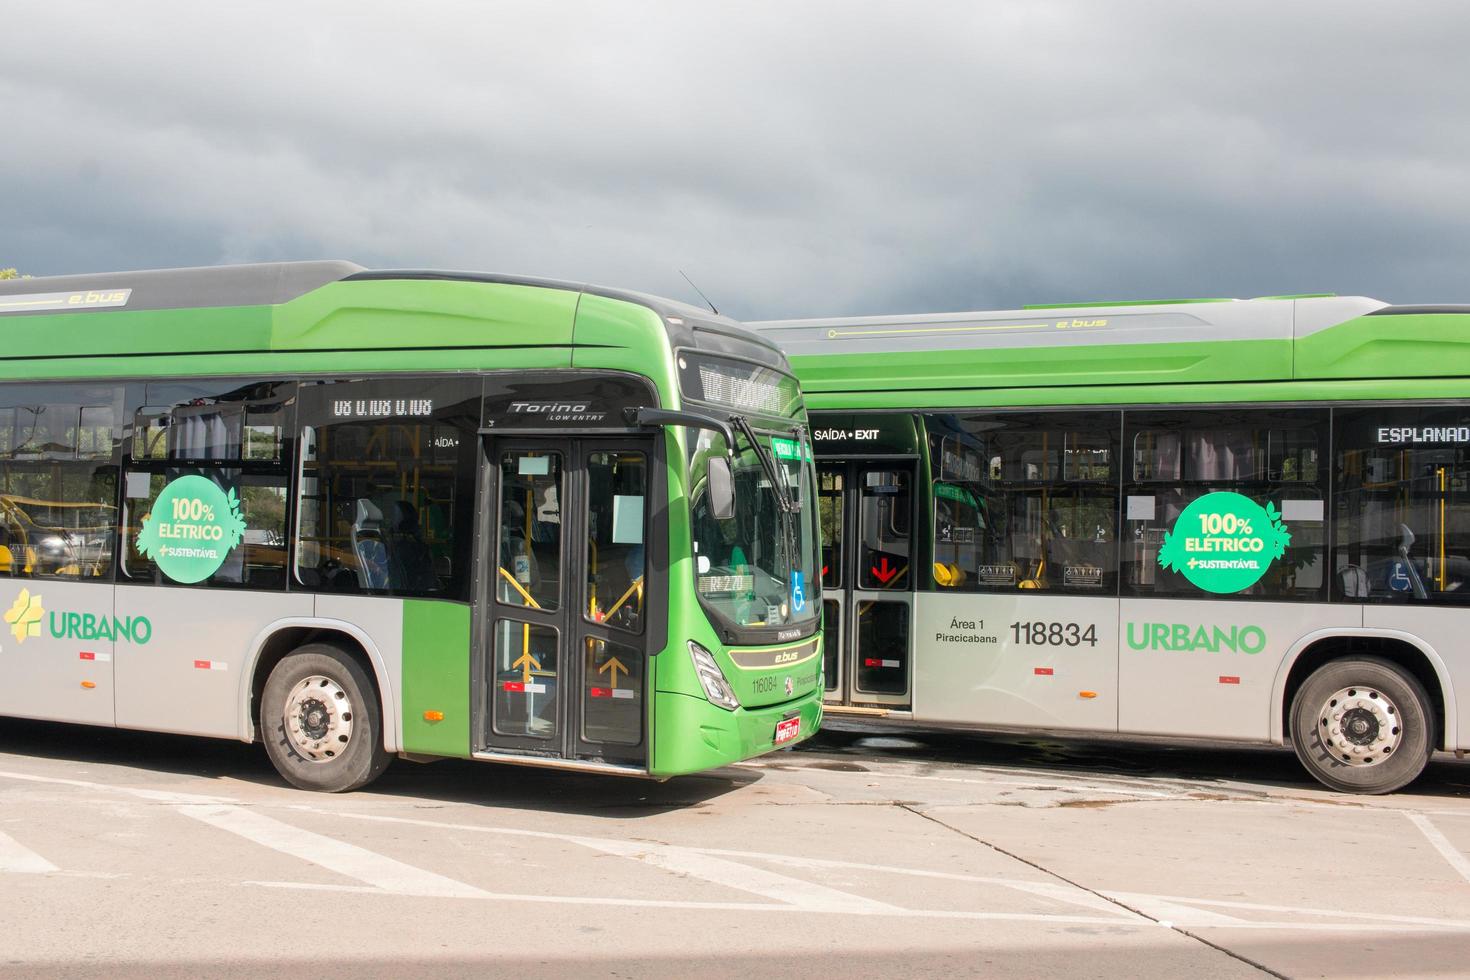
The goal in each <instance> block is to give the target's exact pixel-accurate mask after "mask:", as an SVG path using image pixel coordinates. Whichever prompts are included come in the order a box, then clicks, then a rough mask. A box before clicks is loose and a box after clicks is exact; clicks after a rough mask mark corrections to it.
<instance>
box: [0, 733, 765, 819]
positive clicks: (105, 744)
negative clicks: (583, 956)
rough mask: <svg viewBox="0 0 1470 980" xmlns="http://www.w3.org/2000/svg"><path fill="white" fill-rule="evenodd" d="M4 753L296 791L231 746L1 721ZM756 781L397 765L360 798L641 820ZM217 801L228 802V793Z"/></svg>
mask: <svg viewBox="0 0 1470 980" xmlns="http://www.w3.org/2000/svg"><path fill="white" fill-rule="evenodd" d="M0 753H10V754H14V755H19V756H31V757H34V758H43V759H56V760H61V761H69V762H76V763H81V764H84V765H103V766H126V767H128V768H129V769H133V770H138V771H142V772H151V773H155V774H163V775H174V776H189V777H195V778H202V779H217V780H237V781H240V782H245V783H253V784H256V785H261V786H275V787H280V788H281V789H283V790H287V791H290V790H289V787H288V786H287V784H286V783H285V781H284V780H282V779H281V777H280V776H279V775H277V773H276V771H275V768H274V767H272V766H271V764H270V761H269V760H268V759H267V758H266V754H265V750H264V749H262V748H261V747H260V746H258V745H246V744H244V743H243V742H236V741H231V740H229V739H213V738H196V737H191V736H186V735H159V734H155V733H152V732H135V731H127V730H124V729H116V728H97V727H93V726H88V725H64V724H59V723H55V722H42V721H28V720H21V719H14V718H0ZM78 778H86V777H82V776H79V777H78ZM760 778H761V776H760V773H759V772H753V771H750V770H745V769H721V770H717V771H715V772H713V773H707V774H703V775H699V776H684V777H680V778H678V779H671V780H667V781H665V782H658V781H656V780H652V779H634V778H629V777H626V776H608V775H601V774H589V773H569V772H558V771H556V770H551V769H534V768H529V767H524V766H508V765H499V764H494V763H485V762H467V761H463V760H458V759H445V760H441V761H439V762H433V763H427V764H421V763H413V762H405V761H403V760H401V759H400V760H395V762H394V763H393V765H391V766H390V767H389V768H388V771H387V772H386V773H384V774H383V775H382V777H381V778H379V779H378V781H377V782H375V783H373V784H372V785H371V786H369V787H367V788H366V789H363V790H361V791H359V792H360V793H362V794H370V795H373V796H387V797H411V798H414V799H432V800H439V801H443V802H445V803H462V804H470V805H475V806H485V807H513V808H515V809H517V810H546V811H553V812H557V813H569V814H583V815H590V816H606V817H611V818H636V817H642V816H648V815H650V814H657V813H664V812H667V811H670V810H679V809H686V808H694V807H700V806H704V805H706V804H708V803H709V802H710V801H711V800H714V799H716V798H718V797H720V796H723V795H725V794H726V793H730V792H733V791H735V790H737V789H739V788H741V787H742V786H746V785H749V784H750V783H753V782H756V781H758V780H759V779H760ZM188 791H191V792H203V793H208V792H209V789H207V788H206V789H200V788H198V787H190V789H189V790H188ZM219 792H220V794H221V795H228V790H227V789H220V790H219ZM292 792H294V791H292Z"/></svg>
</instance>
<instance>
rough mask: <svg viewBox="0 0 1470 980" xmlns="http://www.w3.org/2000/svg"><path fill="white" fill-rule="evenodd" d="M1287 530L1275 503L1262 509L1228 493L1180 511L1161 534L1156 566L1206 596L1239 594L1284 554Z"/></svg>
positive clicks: (1210, 496)
mask: <svg viewBox="0 0 1470 980" xmlns="http://www.w3.org/2000/svg"><path fill="white" fill-rule="evenodd" d="M1289 544H1291V532H1290V531H1289V530H1287V527H1286V522H1285V521H1283V520H1282V518H1281V512H1280V511H1279V510H1277V508H1276V505H1275V504H1274V503H1267V504H1266V506H1265V507H1262V506H1261V505H1260V504H1258V503H1256V502H1255V501H1254V500H1251V499H1250V498H1249V497H1246V496H1244V495H1243V494H1239V493H1235V492H1233V491H1228V490H1220V491H1216V492H1214V493H1207V494H1205V495H1204V496H1202V497H1199V498H1197V499H1196V500H1194V501H1193V502H1192V503H1190V505H1189V506H1188V507H1186V508H1184V511H1183V513H1181V514H1180V515H1179V517H1178V519H1177V520H1176V521H1175V522H1174V527H1173V528H1172V529H1171V530H1169V531H1165V532H1164V540H1163V543H1162V545H1161V546H1160V548H1159V555H1158V562H1159V565H1160V566H1162V567H1163V568H1166V569H1169V570H1171V571H1175V572H1178V573H1179V574H1181V575H1183V576H1184V577H1185V578H1187V579H1188V580H1189V581H1190V582H1191V583H1193V584H1194V585H1197V586H1198V587H1200V588H1201V589H1204V590H1206V591H1208V592H1216V593H1229V592H1239V591H1241V590H1242V589H1246V588H1249V587H1250V586H1252V585H1254V584H1256V582H1258V581H1260V579H1261V577H1262V576H1263V575H1265V574H1266V571H1267V570H1268V569H1269V568H1270V567H1271V564H1272V563H1273V562H1275V561H1277V560H1278V559H1280V558H1283V557H1284V556H1285V555H1286V548H1287V546H1288V545H1289Z"/></svg>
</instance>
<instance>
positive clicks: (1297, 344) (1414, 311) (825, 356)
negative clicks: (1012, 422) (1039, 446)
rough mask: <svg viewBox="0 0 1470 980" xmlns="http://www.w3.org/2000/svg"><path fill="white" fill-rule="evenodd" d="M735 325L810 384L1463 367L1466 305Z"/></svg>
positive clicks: (1143, 310)
mask: <svg viewBox="0 0 1470 980" xmlns="http://www.w3.org/2000/svg"><path fill="white" fill-rule="evenodd" d="M747 325H748V326H750V327H751V328H753V329H755V330H757V331H759V332H761V333H763V334H764V335H765V336H767V337H769V338H770V339H772V340H774V341H775V342H776V343H777V344H778V345H779V346H780V347H781V348H782V349H783V350H784V351H785V352H786V355H787V357H789V358H790V359H791V363H792V366H793V367H794V368H795V369H796V373H797V376H798V377H799V378H801V381H802V385H803V387H804V388H805V389H806V390H807V392H808V394H809V395H816V394H820V393H823V392H826V393H836V392H879V391H916V390H930V391H937V390H949V389H974V388H1016V387H1028V388H1039V387H1052V386H1059V385H1088V386H1112V385H1138V384H1181V383H1183V384H1195V383H1218V382H1241V381H1292V380H1300V379H1346V378H1391V377H1425V376H1436V377H1465V376H1470V306H1391V305H1389V304H1387V303H1384V302H1382V301H1380V300H1375V299H1369V298H1367V297H1363V296H1316V295H1313V296H1300V297H1267V298H1262V299H1250V300H1223V301H1210V302H1196V301H1163V302H1141V303H1128V304H1111V305H1096V306H1066V307H1047V308H1032V307H1028V308H1025V309H1020V310H998V311H989V312H973V313H928V314H917V315H899V316H866V317H826V318H821V319H810V320H775V321H766V322H759V323H750V324H747ZM817 403H818V404H822V403H823V400H820V399H819V400H817ZM826 403H828V404H830V400H827V401H826Z"/></svg>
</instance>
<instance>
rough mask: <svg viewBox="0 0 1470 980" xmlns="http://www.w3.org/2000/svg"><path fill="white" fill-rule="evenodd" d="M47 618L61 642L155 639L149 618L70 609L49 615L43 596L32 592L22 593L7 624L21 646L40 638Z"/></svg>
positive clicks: (16, 600) (27, 590)
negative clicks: (42, 626) (42, 602)
mask: <svg viewBox="0 0 1470 980" xmlns="http://www.w3.org/2000/svg"><path fill="white" fill-rule="evenodd" d="M43 619H44V620H45V621H46V629H47V632H49V633H50V634H51V635H52V636H53V637H55V638H56V639H58V640H66V639H72V640H112V641H118V640H126V641H127V642H129V643H138V644H143V643H147V642H148V641H149V640H151V639H153V624H152V623H151V622H150V621H149V620H148V617H147V616H126V617H122V618H119V617H117V616H105V615H98V614H96V613H81V612H70V611H66V610H60V611H58V610H52V611H51V612H50V613H49V614H48V613H47V612H46V610H45V608H44V607H43V606H42V605H41V597H40V596H39V595H31V591H30V590H29V589H21V590H20V595H18V596H16V598H15V603H14V605H12V606H11V607H10V610H9V612H7V613H6V614H5V621H6V622H7V623H9V624H10V632H11V633H12V634H13V635H14V636H15V640H16V642H17V643H24V642H25V641H26V639H27V638H28V637H32V636H40V635H41V622H42V620H43Z"/></svg>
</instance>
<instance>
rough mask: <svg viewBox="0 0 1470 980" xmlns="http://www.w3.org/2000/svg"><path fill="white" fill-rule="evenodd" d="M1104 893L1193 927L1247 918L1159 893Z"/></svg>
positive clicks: (1243, 921) (1178, 923) (1148, 914)
mask: <svg viewBox="0 0 1470 980" xmlns="http://www.w3.org/2000/svg"><path fill="white" fill-rule="evenodd" d="M1103 894H1104V895H1106V896H1108V897H1109V898H1114V899H1117V900H1118V901H1120V902H1123V903H1124V904H1126V905H1130V906H1132V907H1133V908H1136V909H1138V910H1139V911H1140V912H1142V913H1143V914H1144V915H1147V916H1151V917H1153V918H1155V919H1159V920H1161V921H1165V922H1169V923H1171V924H1172V925H1176V926H1188V927H1191V928H1192V927H1195V926H1234V925H1240V924H1242V923H1245V922H1246V920H1245V919H1240V918H1237V917H1235V916H1233V915H1223V914H1221V913H1219V912H1207V911H1205V910H1204V909H1197V908H1191V907H1190V906H1188V905H1182V904H1179V903H1176V902H1171V901H1169V900H1168V899H1165V898H1160V897H1159V896H1157V895H1141V894H1139V893H1137V892H1103Z"/></svg>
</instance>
